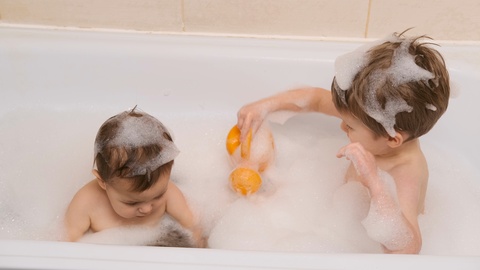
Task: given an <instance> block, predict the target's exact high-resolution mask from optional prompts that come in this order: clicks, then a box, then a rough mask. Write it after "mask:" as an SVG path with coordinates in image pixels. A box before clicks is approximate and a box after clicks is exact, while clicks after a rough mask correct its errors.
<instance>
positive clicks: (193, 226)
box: [166, 181, 205, 247]
mask: <svg viewBox="0 0 480 270" xmlns="http://www.w3.org/2000/svg"><path fill="white" fill-rule="evenodd" d="M166 212H167V213H168V214H169V215H170V216H172V217H173V218H174V219H175V220H177V221H178V222H179V223H180V224H181V225H182V226H183V227H184V228H186V229H188V230H190V231H192V233H193V238H194V240H195V241H196V244H197V246H198V247H204V246H205V243H204V240H203V232H202V230H201V228H200V226H199V224H198V221H197V220H196V218H195V216H194V214H193V212H192V211H191V209H190V207H189V206H188V203H187V200H186V199H185V197H184V196H183V193H182V191H180V189H179V188H178V187H177V186H176V185H175V184H174V183H173V182H171V181H170V182H169V183H168V197H167V206H166Z"/></svg>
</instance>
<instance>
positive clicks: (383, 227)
mask: <svg viewBox="0 0 480 270" xmlns="http://www.w3.org/2000/svg"><path fill="white" fill-rule="evenodd" d="M377 180H378V181H377V183H376V185H375V188H371V189H370V194H371V202H370V210H369V212H368V215H367V217H366V218H365V219H364V220H363V221H362V225H363V226H364V228H365V230H366V231H367V234H368V236H369V237H370V238H372V239H373V240H375V241H377V242H379V243H381V244H382V245H383V246H385V248H387V249H388V250H389V251H400V250H404V249H406V248H407V247H408V246H409V245H411V244H412V242H413V240H414V232H413V230H412V228H411V226H410V224H409V222H408V221H407V219H406V218H405V217H404V215H403V213H402V210H401V208H400V205H399V202H398V198H397V194H396V191H395V182H394V180H393V178H392V177H391V176H390V175H388V174H387V173H385V172H381V171H380V172H379V174H378V179H377Z"/></svg>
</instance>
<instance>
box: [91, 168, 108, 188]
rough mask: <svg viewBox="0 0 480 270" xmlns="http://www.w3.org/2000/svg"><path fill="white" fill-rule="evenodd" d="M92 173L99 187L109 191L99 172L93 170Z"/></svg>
mask: <svg viewBox="0 0 480 270" xmlns="http://www.w3.org/2000/svg"><path fill="white" fill-rule="evenodd" d="M92 173H93V175H95V178H96V179H97V183H98V185H99V186H100V187H101V188H102V189H104V190H105V189H107V187H106V185H105V181H103V179H102V177H100V174H99V173H98V171H97V170H92Z"/></svg>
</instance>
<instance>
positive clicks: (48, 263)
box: [0, 240, 480, 270]
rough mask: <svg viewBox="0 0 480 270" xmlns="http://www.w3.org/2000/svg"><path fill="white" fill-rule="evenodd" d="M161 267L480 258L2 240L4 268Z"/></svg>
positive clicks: (372, 264) (468, 264)
mask: <svg viewBox="0 0 480 270" xmlns="http://www.w3.org/2000/svg"><path fill="white" fill-rule="evenodd" d="M159 249H161V251H159ZM247 257H248V261H245V260H244V259H245V258H247ZM161 266H167V267H169V269H171V268H175V269H192V268H195V269H225V268H226V267H235V268H236V269H373V268H388V269H392V270H393V269H407V267H408V268H410V269H411V268H413V269H430V268H427V267H435V268H434V269H454V268H460V269H478V267H479V266H480V257H473V256H436V255H435V256H434V255H393V254H349V253H345V254H342V253H336V254H326V253H286V252H263V251H238V250H221V249H187V248H168V247H144V246H117V245H115V246H111V245H96V244H85V243H68V242H55V241H35V240H0V269H94V268H97V269H98V268H107V269H113V268H115V269H132V268H131V267H142V269H158V267H161ZM432 269H433V268H432Z"/></svg>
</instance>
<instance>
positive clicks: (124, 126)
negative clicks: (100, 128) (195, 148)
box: [94, 108, 180, 177]
mask: <svg viewBox="0 0 480 270" xmlns="http://www.w3.org/2000/svg"><path fill="white" fill-rule="evenodd" d="M110 121H116V122H118V130H117V133H116V135H115V137H113V138H112V139H110V140H107V141H102V142H98V141H97V142H96V143H95V152H94V156H97V154H98V153H99V152H101V151H102V150H103V149H104V148H105V147H127V148H140V147H144V146H148V145H159V146H160V147H161V151H160V153H159V154H158V155H157V156H156V157H154V158H152V159H150V160H149V161H148V162H146V163H145V164H143V165H142V166H137V168H134V169H133V170H132V172H131V173H130V174H129V177H131V176H136V175H144V174H146V173H147V171H154V170H156V169H157V168H158V167H160V166H162V165H164V164H166V163H168V162H170V161H172V160H173V159H174V158H175V157H176V156H177V155H178V154H179V152H180V151H179V150H178V149H177V147H176V146H175V144H174V143H173V141H171V140H170V139H169V137H170V133H169V132H168V130H167V128H166V127H165V126H164V125H163V124H162V123H161V122H160V121H159V120H157V119H156V118H155V117H153V116H151V115H149V114H147V113H144V112H141V111H138V110H136V109H135V108H134V109H133V110H131V111H125V112H123V113H120V114H118V115H116V116H114V117H112V118H110V119H108V120H107V121H106V122H105V123H104V124H103V125H105V124H107V123H108V122H110Z"/></svg>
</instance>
